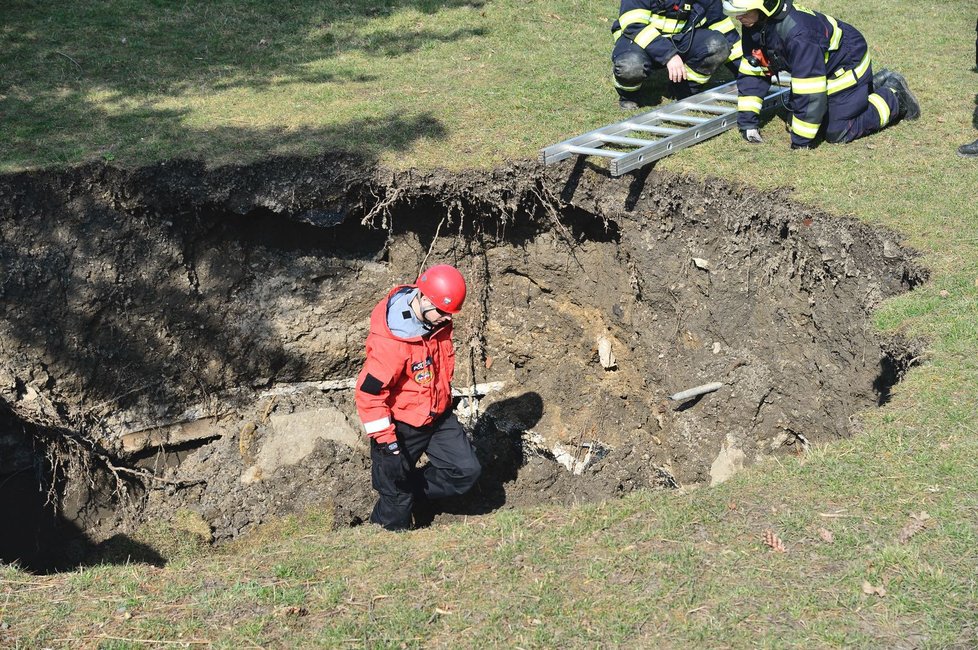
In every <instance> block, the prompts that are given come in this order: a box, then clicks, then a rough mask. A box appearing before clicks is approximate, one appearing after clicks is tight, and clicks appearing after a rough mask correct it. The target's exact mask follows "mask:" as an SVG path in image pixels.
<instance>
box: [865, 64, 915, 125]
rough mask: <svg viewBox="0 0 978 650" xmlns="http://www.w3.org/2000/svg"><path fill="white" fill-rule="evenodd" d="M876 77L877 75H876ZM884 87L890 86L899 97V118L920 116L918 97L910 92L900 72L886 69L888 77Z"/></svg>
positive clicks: (911, 118)
mask: <svg viewBox="0 0 978 650" xmlns="http://www.w3.org/2000/svg"><path fill="white" fill-rule="evenodd" d="M874 79H875V75H874ZM883 88H889V89H890V90H892V91H893V93H894V94H895V95H896V98H897V105H898V106H899V108H898V109H897V119H900V120H916V119H917V118H919V117H920V104H919V103H918V102H917V98H916V97H914V96H913V93H912V92H910V86H909V85H907V80H906V79H905V78H904V76H903V75H902V74H900V73H899V72H893V71H891V70H887V71H886V78H885V79H884V81H883Z"/></svg>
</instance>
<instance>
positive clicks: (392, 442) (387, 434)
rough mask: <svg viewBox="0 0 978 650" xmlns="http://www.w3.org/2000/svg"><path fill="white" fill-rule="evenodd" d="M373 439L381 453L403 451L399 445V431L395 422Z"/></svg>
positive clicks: (393, 453)
mask: <svg viewBox="0 0 978 650" xmlns="http://www.w3.org/2000/svg"><path fill="white" fill-rule="evenodd" d="M371 440H372V441H373V443H374V446H375V447H376V448H377V449H378V450H379V451H380V452H381V453H384V454H387V455H389V456H394V455H397V454H399V453H401V450H400V448H399V447H398V446H397V433H396V429H395V428H394V425H393V424H392V425H391V426H390V427H388V428H387V429H385V430H384V431H380V432H378V433H377V434H376V435H375V436H373V437H372V438H371Z"/></svg>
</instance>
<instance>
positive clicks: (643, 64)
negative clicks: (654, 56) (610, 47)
mask: <svg viewBox="0 0 978 650" xmlns="http://www.w3.org/2000/svg"><path fill="white" fill-rule="evenodd" d="M613 70H614V74H615V79H617V80H618V83H620V84H621V85H623V86H637V85H640V84H641V83H642V82H643V81H645V79H646V78H647V77H648V76H649V72H650V70H651V66H650V65H649V57H648V56H647V55H646V54H645V53H644V52H625V53H623V54H620V55H619V56H616V57H615V60H614V66H613Z"/></svg>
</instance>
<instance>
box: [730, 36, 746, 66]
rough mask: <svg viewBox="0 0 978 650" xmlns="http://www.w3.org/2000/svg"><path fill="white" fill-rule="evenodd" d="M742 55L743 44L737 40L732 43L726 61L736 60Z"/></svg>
mask: <svg viewBox="0 0 978 650" xmlns="http://www.w3.org/2000/svg"><path fill="white" fill-rule="evenodd" d="M742 56H744V44H743V42H742V41H737V42H736V43H734V46H733V47H732V48H730V56H728V57H727V61H736V60H737V59H739V58H740V57H742Z"/></svg>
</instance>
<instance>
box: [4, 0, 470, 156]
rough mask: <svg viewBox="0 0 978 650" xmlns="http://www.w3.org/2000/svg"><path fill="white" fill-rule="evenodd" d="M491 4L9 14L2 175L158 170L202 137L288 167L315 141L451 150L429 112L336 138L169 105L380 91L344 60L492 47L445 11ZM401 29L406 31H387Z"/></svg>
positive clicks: (430, 1) (147, 4) (381, 120)
mask: <svg viewBox="0 0 978 650" xmlns="http://www.w3.org/2000/svg"><path fill="white" fill-rule="evenodd" d="M481 5H482V3H481V2H478V1H476V2H468V1H465V0H395V1H394V2H383V3H381V2H379V1H378V0H347V1H346V2H336V3H322V2H312V1H311V0H302V1H299V2H291V3H271V4H269V3H258V2H242V1H241V0H218V1H217V2H207V3H159V2H152V1H150V0H136V1H135V2H129V3H124V4H120V3H112V2H108V1H106V0H102V1H96V2H89V3H13V4H12V6H9V7H4V26H3V29H2V30H0V121H2V122H3V123H4V129H3V130H2V131H3V132H2V133H0V149H3V150H4V151H5V153H4V154H3V156H2V157H0V164H6V165H8V166H11V167H18V166H22V165H36V164H59V163H65V162H74V161H77V160H80V159H81V160H84V159H91V158H93V157H97V156H99V155H102V156H104V157H105V158H106V159H108V160H111V159H112V158H113V157H114V156H118V155H119V153H120V147H132V148H133V149H134V150H136V151H142V152H147V154H148V155H149V156H150V157H151V158H152V159H162V158H167V157H176V156H187V155H192V153H193V152H194V150H195V148H197V149H200V148H202V147H201V146H200V138H204V139H215V138H217V139H222V140H223V139H227V141H228V142H229V143H230V144H231V145H233V147H235V148H237V149H238V150H239V151H240V150H244V151H247V150H248V149H252V148H256V147H258V148H260V149H261V150H263V151H266V147H267V152H268V153H271V154H275V153H277V152H282V151H284V150H285V148H286V147H291V149H289V151H290V152H295V151H300V152H304V151H307V150H304V149H302V147H301V145H302V143H303V142H304V141H308V140H313V139H314V140H315V141H318V142H320V143H322V142H332V141H333V140H336V139H338V140H339V145H340V148H341V149H342V148H343V145H346V146H347V147H349V148H351V149H353V148H356V149H357V150H359V149H360V147H361V146H363V147H364V148H365V149H367V150H368V152H370V151H372V152H376V151H379V150H383V149H387V148H394V149H396V148H397V147H398V146H399V144H403V143H404V142H405V141H409V140H411V139H414V138H416V137H422V136H427V137H442V135H443V133H439V132H438V126H437V122H436V121H435V120H433V119H432V118H431V117H430V114H428V113H424V112H422V113H421V114H419V115H417V116H416V117H408V118H405V117H404V116H403V115H402V113H403V111H393V110H392V111H390V112H389V114H388V115H387V117H386V118H385V117H383V116H382V115H379V114H378V115H374V116H372V118H370V119H368V118H364V119H363V120H353V121H351V122H350V123H349V125H347V126H346V127H336V129H335V130H333V129H322V130H316V129H298V130H293V129H291V128H285V127H283V128H278V129H276V128H270V129H260V128H259V129H246V128H239V127H236V126H235V125H234V124H233V120H234V119H235V115H234V114H231V115H230V116H229V117H228V119H229V120H231V121H232V123H231V124H230V125H224V126H222V127H219V128H216V129H205V128H199V127H196V126H195V125H194V116H193V115H192V114H191V113H190V111H189V110H188V109H186V108H182V107H183V106H186V105H187V100H186V99H184V100H181V101H179V102H177V105H178V107H177V108H174V107H173V105H166V104H167V99H168V98H169V99H173V98H180V97H184V96H188V95H190V96H196V95H200V94H202V93H203V94H206V93H229V92H235V93H238V95H237V96H238V97H242V98H243V100H244V101H247V97H248V96H250V95H251V94H253V93H255V92H261V91H268V90H270V89H275V88H279V87H284V86H289V85H294V84H308V85H310V86H311V87H316V86H322V87H323V90H322V91H315V92H313V91H310V93H311V94H320V95H321V94H326V95H327V96H328V94H329V92H331V90H330V88H339V87H345V86H348V85H350V84H364V83H370V82H375V81H377V78H378V76H377V75H375V74H373V73H370V72H367V73H365V72H363V71H362V70H361V69H358V68H357V66H355V65H338V64H336V62H335V61H336V59H337V58H339V57H344V56H348V55H358V56H365V57H369V58H383V59H391V60H392V61H395V60H397V59H399V58H402V57H404V56H406V55H409V54H411V53H412V52H415V51H417V50H418V49H419V48H421V47H424V46H427V45H429V44H432V43H435V44H437V43H448V44H451V43H457V42H460V41H464V40H469V39H474V38H481V37H483V36H484V35H485V34H486V30H485V29H483V28H481V27H478V26H474V25H473V26H462V27H457V26H456V27H451V28H449V27H442V26H441V24H440V23H439V21H438V20H437V16H438V14H439V12H441V11H443V10H451V9H455V8H460V7H479V6H481ZM407 11H415V12H418V13H420V14H421V15H422V16H424V17H425V19H424V20H422V21H419V22H418V23H417V24H414V25H411V26H410V27H408V28H400V25H399V23H398V22H397V21H396V20H395V19H396V18H397V15H398V14H399V13H402V12H407ZM392 20H394V26H391V25H389V24H387V23H389V22H390V21H392ZM385 21H386V22H385ZM241 93H245V94H244V95H243V96H242V95H241ZM229 101H238V100H234V99H231V100H229ZM310 101H316V100H315V99H312V98H311V99H310ZM219 120H220V118H214V119H212V120H211V121H212V122H214V121H219ZM412 121H413V122H414V123H413V124H412V123H411V122H412ZM372 122H377V124H373V123H372ZM344 131H345V132H344ZM195 143H196V144H195ZM153 156H155V157H153Z"/></svg>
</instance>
